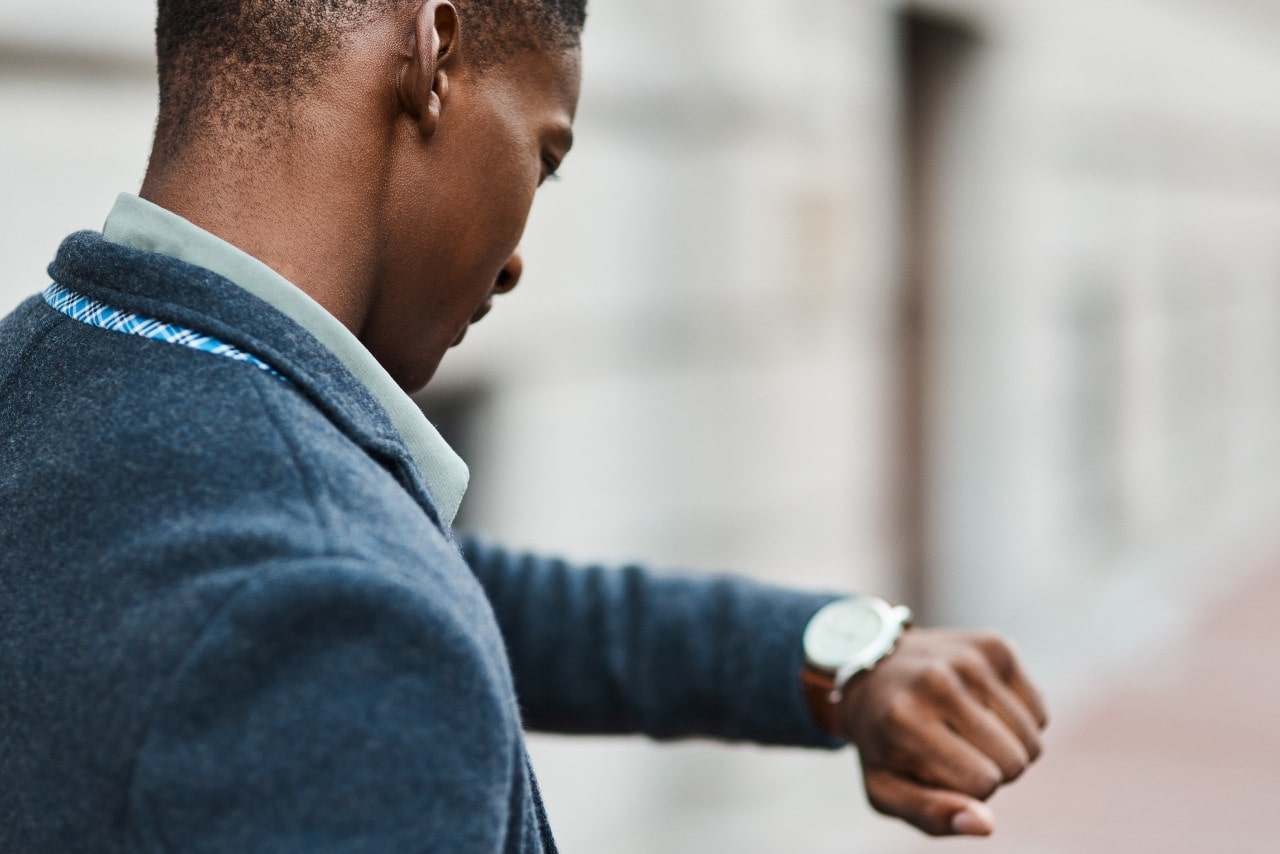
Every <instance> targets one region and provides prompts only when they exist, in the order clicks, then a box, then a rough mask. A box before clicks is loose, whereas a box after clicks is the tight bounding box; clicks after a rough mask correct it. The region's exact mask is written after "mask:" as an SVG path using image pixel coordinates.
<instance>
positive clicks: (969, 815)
mask: <svg viewBox="0 0 1280 854" xmlns="http://www.w3.org/2000/svg"><path fill="white" fill-rule="evenodd" d="M1046 722H1047V718H1046V715H1045V709H1044V703H1043V701H1042V700H1041V698H1040V693H1039V692H1038V691H1037V690H1036V688H1035V687H1034V686H1033V685H1032V684H1031V682H1030V681H1029V680H1028V679H1027V677H1026V676H1025V674H1024V673H1023V671H1022V667H1021V665H1020V664H1019V663H1018V659H1017V655H1016V654H1015V653H1014V651H1013V649H1012V648H1011V647H1010V645H1009V643H1008V642H1007V641H1005V640H1004V639H1003V638H1001V637H999V636H998V635H993V634H989V633H978V632H961V631H947V630H936V629H911V630H909V631H907V632H906V633H905V634H903V636H902V637H901V639H899V641H898V646H897V648H896V649H895V651H894V652H893V653H892V654H891V655H889V656H888V657H887V658H885V659H884V660H883V661H881V662H880V663H879V664H878V665H877V666H876V667H875V669H873V670H872V671H871V672H870V673H866V674H864V675H862V676H859V677H857V678H855V679H854V680H853V682H851V683H850V685H849V686H848V689H847V690H846V691H845V695H844V699H843V700H842V701H841V703H840V705H839V706H836V707H834V708H832V709H831V714H830V716H829V717H828V718H827V719H826V720H825V721H823V722H822V723H823V724H824V726H825V728H827V729H828V730H829V731H830V732H831V733H832V734H833V735H835V736H837V737H839V738H843V739H845V740H847V741H849V742H851V743H852V744H853V745H854V746H856V747H857V748H858V751H859V754H860V756H861V760H862V769H863V774H864V779H865V783H866V789H867V797H868V799H869V800H870V801H871V805H872V806H873V807H875V809H876V810H878V811H879V812H882V813H884V814H885V815H890V816H895V817H897V818H901V819H903V820H905V821H907V822H909V823H911V824H913V825H915V826H916V827H918V828H920V829H921V830H923V831H924V832H925V833H929V834H932V835H935V836H943V835H950V834H965V835H976V836H985V835H986V834H989V833H990V832H991V831H992V830H993V829H994V824H993V820H992V815H991V811H990V809H988V807H987V806H986V805H985V804H984V803H982V802H983V801H985V800H986V799H987V798H989V797H990V796H991V795H992V794H993V793H994V792H995V791H996V790H997V789H998V788H999V787H1000V786H1002V785H1003V784H1005V783H1008V782H1010V781H1012V780H1014V779H1016V778H1017V777H1018V776H1019V775H1020V774H1021V773H1022V772H1023V771H1024V770H1025V769H1026V767H1027V766H1028V765H1029V764H1030V763H1031V762H1033V761H1035V759H1036V757H1037V756H1039V755H1040V732H1041V730H1043V729H1044V727H1045V724H1046Z"/></svg>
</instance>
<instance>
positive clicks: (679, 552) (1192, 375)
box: [0, 0, 1280, 854]
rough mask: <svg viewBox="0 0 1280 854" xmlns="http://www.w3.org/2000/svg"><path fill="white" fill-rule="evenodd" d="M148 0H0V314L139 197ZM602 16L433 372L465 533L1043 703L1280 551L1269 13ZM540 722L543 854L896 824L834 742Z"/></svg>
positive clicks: (1278, 293) (1178, 1) (1021, 1)
mask: <svg viewBox="0 0 1280 854" xmlns="http://www.w3.org/2000/svg"><path fill="white" fill-rule="evenodd" d="M152 14H153V13H152V8H151V4H150V3H149V2H148V0H113V2H112V3H110V4H103V3H90V2H87V0H10V2H8V3H6V4H4V5H3V6H0V116H3V119H0V121H2V122H3V125H2V126H3V133H2V134H0V182H2V184H0V187H2V188H3V194H4V199H5V203H4V206H3V209H2V210H0V308H3V309H4V310H7V309H8V308H9V307H11V306H12V305H15V304H16V303H17V302H18V301H19V300H20V299H21V298H23V297H24V296H26V295H27V294H30V293H33V292H35V291H37V290H39V289H40V288H41V287H42V286H43V284H44V278H43V273H42V270H43V267H44V265H45V264H46V263H47V261H48V259H49V258H50V257H51V256H52V253H53V250H54V249H55V248H56V245H57V242H58V240H59V239H60V238H61V237H62V236H63V235H65V234H66V233H68V232H70V231H72V230H76V229H79V228H97V227H100V225H101V222H102V219H103V217H104V216H105V214H106V212H107V210H108V209H109V208H110V205H111V203H112V200H113V198H114V195H115V193H116V192H119V191H121V190H129V191H134V190H136V189H137V186H138V184H139V183H140V180H141V176H142V172H143V169H144V167H145V157H146V150H147V140H148V136H149V133H150V130H151V126H152V123H153V121H154V82H153V79H152V60H151V45H150V33H151V17H152ZM586 42H587V44H586V51H585V62H586V82H585V89H584V94H583V100H582V105H581V109H580V112H579V122H578V129H577V137H578V144H577V150H575V151H574V153H573V154H572V156H571V157H570V158H569V160H568V162H567V163H566V165H565V167H564V169H563V175H564V181H563V182H561V183H559V184H556V185H551V186H548V187H547V188H545V189H544V190H543V191H542V193H541V194H540V198H539V200H538V202H537V204H536V205H535V208H534V213H533V217H532V220H531V222H530V226H529V230H528V233H527V236H526V241H525V254H526V269H527V272H526V276H525V279H524V281H523V283H522V285H521V286H520V288H519V289H518V290H517V291H516V292H515V293H514V294H512V295H510V296H507V297H505V298H503V299H502V300H500V301H499V303H498V306H497V310H496V311H495V312H494V313H493V314H492V315H491V316H490V318H489V319H486V320H485V322H484V323H483V324H481V325H480V326H478V327H476V328H475V329H474V330H473V331H472V333H471V334H470V335H469V336H468V339H467V342H466V344H465V345H464V346H463V347H462V348H460V349H459V350H458V351H457V352H456V353H454V354H452V355H451V356H450V358H449V359H448V360H447V361H446V364H445V366H444V368H443V369H442V371H441V374H440V376H439V377H438V379H437V380H436V381H435V382H434V383H433V385H432V388H431V389H430V390H429V391H428V392H427V393H426V394H425V396H424V397H423V404H424V407H425V408H426V409H427V411H428V414H430V415H432V416H433V417H434V418H436V419H437V420H438V421H439V422H440V423H441V425H442V427H443V428H444V429H446V430H447V431H448V432H449V433H450V434H451V435H453V436H454V437H455V438H456V440H457V442H458V444H459V446H460V448H461V450H463V452H464V455H465V456H467V457H468V459H469V461H470V462H471V463H472V466H473V484H474V486H473V490H472V492H471V494H470V495H469V497H468V499H467V504H466V505H465V507H464V512H465V521H466V524H467V525H468V526H470V527H472V528H474V529H476V530H480V531H483V532H486V533H488V534H492V535H494V536H497V537H501V538H504V539H505V540H507V541H509V542H511V543H512V544H514V545H523V546H529V547H532V548H538V549H543V550H553V551H557V552H561V553H566V554H569V555H570V556H573V557H577V558H583V559H603V560H608V561H620V560H627V559H635V558H641V559H644V560H646V561H648V562H651V563H657V564H659V565H669V566H678V567H699V568H706V569H717V568H733V569H735V570H739V571H745V572H750V573H752V574H754V575H757V576H759V577H762V578H767V579H772V580H776V581H780V582H784V583H791V584H802V585H805V586H814V587H828V588H839V589H847V588H855V589H860V590H868V591H875V592H880V593H883V594H886V595H889V596H891V597H894V598H899V599H906V600H907V601H909V602H911V603H912V604H914V605H915V606H916V607H917V608H919V609H920V610H921V611H922V612H923V613H924V614H925V615H926V616H927V619H928V620H929V621H930V622H936V623H943V622H945V623H960V624H980V625H991V626H996V627H998V628H1001V629H1004V630H1006V631H1009V632H1011V633H1012V634H1014V636H1015V637H1017V638H1019V640H1020V641H1021V642H1022V644H1023V646H1024V648H1025V650H1026V654H1027V657H1028V658H1029V660H1030V662H1031V665H1032V667H1033V669H1034V670H1036V671H1037V672H1040V673H1042V674H1044V675H1045V677H1046V679H1047V681H1048V682H1049V684H1050V687H1051V688H1055V689H1057V691H1058V692H1059V694H1060V696H1063V697H1067V698H1075V697H1086V696H1087V693H1088V688H1089V685H1090V683H1091V680H1092V679H1093V678H1094V676H1095V675H1096V674H1097V673H1098V672H1100V671H1101V670H1105V669H1106V668H1108V667H1109V666H1111V665H1112V664H1113V663H1114V662H1115V661H1116V660H1117V659H1119V658H1123V657H1124V656H1125V655H1127V654H1130V653H1131V652H1132V651H1133V650H1134V649H1138V648H1140V647H1142V645H1144V644H1147V643H1151V642H1154V641H1155V640H1158V639H1159V638H1160V637H1162V636H1167V635H1168V634H1170V633H1173V632H1177V631H1178V630H1179V627H1180V626H1181V625H1183V621H1184V619H1185V618H1186V616H1187V615H1188V614H1191V613H1193V612H1194V611H1195V610H1196V609H1197V608H1198V607H1199V606H1200V604H1201V603H1203V602H1205V601H1207V600H1209V599H1212V597H1214V596H1217V595H1220V594H1222V593H1224V592H1226V591H1228V590H1229V589H1230V588H1231V587H1232V586H1233V585H1234V584H1235V583H1236V581H1237V580H1238V579H1240V578H1242V577H1243V576H1244V575H1245V574H1247V573H1248V571H1249V569H1250V567H1251V565H1252V563H1253V561H1254V559H1255V555H1256V554H1258V553H1259V551H1260V550H1265V549H1266V548H1267V547H1268V545H1275V543H1274V542H1272V543H1269V542H1268V538H1269V537H1271V538H1273V539H1274V538H1275V535H1274V534H1273V532H1274V531H1275V530H1276V529H1277V525H1276V522H1277V520H1278V519H1280V486H1278V484H1280V240H1278V239H1277V238H1278V237H1280V156H1277V152H1280V101H1277V100H1276V99H1275V98H1274V97H1273V94H1272V93H1274V92H1276V91H1280V50H1277V48H1280V2H1275V0H1232V1H1231V2H1222V0H1216V2H1210V0H932V2H920V3H907V2H890V0H866V2H849V0H809V2H806V3H803V4H790V5H783V6H779V5H778V4H776V3H765V2H762V0H699V2H697V3H684V2H674V0H646V2H644V3H641V2H638V0H612V2H605V0H597V2H596V3H595V6H594V7H593V8H592V10H591V20H590V23H589V25H588V33H587V38H586ZM535 749H536V750H537V752H538V762H539V767H540V769H541V773H542V775H543V777H544V788H545V789H546V790H547V794H548V799H549V802H550V809H551V811H552V818H553V821H554V822H555V824H556V826H557V827H558V828H559V829H560V832H561V834H562V836H563V843H564V848H565V850H568V851H609V852H618V854H629V852H645V851H656V850H662V851H696V850H707V849H711V850H718V849H720V848H729V847H733V848H734V849H736V850H739V851H745V852H756V851H759V852H764V851H776V850H793V848H796V847H799V843H798V840H803V844H804V846H805V848H806V849H807V850H810V851H828V850H830V851H843V850H846V849H847V846H848V844H849V840H850V838H851V837H852V838H859V839H862V840H865V841H867V843H868V846H869V850H894V849H893V847H894V845H897V844H899V843H904V844H905V840H906V839H907V837H906V836H903V835H902V834H904V833H906V832H905V831H901V830H899V829H897V828H895V827H892V826H890V825H887V824H886V823H884V822H881V821H880V820H878V819H875V818H872V817H870V816H868V815H867V811H866V810H865V809H864V808H862V807H861V806H860V801H861V796H860V794H859V793H858V791H859V790H858V788H857V783H856V779H855V770H854V768H853V763H852V762H850V761H848V760H847V759H838V758H832V757H828V756H803V755H792V754H789V753H785V752H778V753H771V754H770V755H768V756H761V755H759V753H760V751H756V750H753V749H732V750H730V749H724V748H719V747H707V746H686V747H678V748H663V749H654V748H653V747H652V746H651V745H648V744H645V743H639V742H633V741H627V740H623V741H612V742H605V743H601V742H598V741H591V742H582V743H578V742H572V741H566V740H541V741H538V742H537V744H536V745H535ZM1033 784H1034V781H1033V780H1029V781H1028V783H1027V784H1026V785H1033ZM815 818H821V820H822V824H821V829H820V830H818V831H815V830H814V819H815ZM876 846H879V847H876Z"/></svg>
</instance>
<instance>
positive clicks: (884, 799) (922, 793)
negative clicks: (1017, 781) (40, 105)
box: [863, 768, 995, 836]
mask: <svg viewBox="0 0 1280 854" xmlns="http://www.w3.org/2000/svg"><path fill="white" fill-rule="evenodd" d="M863 783H864V785H865V786H866V789H867V799H868V800H869V801H870V802H871V806H872V807H874V808H875V809H876V811H877V812H880V813H883V814H885V815H888V816H893V817H894V818H900V819H902V820H903V821H905V822H907V823H908V824H911V825H914V826H915V827H917V828H919V829H920V830H923V831H924V832H925V833H928V834H929V835H931V836H989V835H990V834H991V832H992V831H993V830H995V816H994V815H992V813H991V808H990V807H988V806H987V805H986V804H984V803H982V801H977V800H974V799H973V798H971V797H969V796H968V795H962V794H960V793H959V792H952V791H948V790H946V789H935V788H931V787H929V786H923V785H921V784H919V783H917V782H915V781H914V780H908V779H906V778H905V777H899V776H898V775H897V774H894V773H893V772H891V771H886V770H884V769H881V768H867V769H864V772H863Z"/></svg>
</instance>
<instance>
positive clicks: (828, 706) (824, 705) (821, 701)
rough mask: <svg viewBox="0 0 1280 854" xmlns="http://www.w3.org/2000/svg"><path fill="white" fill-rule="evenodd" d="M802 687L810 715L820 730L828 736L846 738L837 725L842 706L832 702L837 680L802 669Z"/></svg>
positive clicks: (827, 675) (826, 674) (828, 675)
mask: <svg viewBox="0 0 1280 854" xmlns="http://www.w3.org/2000/svg"><path fill="white" fill-rule="evenodd" d="M800 685H801V689H802V690H803V691H804V701H805V703H806V704H807V705H808V706H809V714H811V715H812V716H813V721H814V723H816V724H817V725H818V728H819V729H821V730H822V731H823V732H825V733H826V734H827V735H830V736H833V737H835V738H844V736H843V735H842V734H841V728H840V727H839V726H838V725H837V721H838V720H839V716H838V712H839V710H840V704H839V703H833V702H831V692H832V691H833V690H834V689H835V679H834V678H832V676H831V674H829V673H821V672H819V671H817V670H814V669H813V668H811V667H802V668H801V669H800Z"/></svg>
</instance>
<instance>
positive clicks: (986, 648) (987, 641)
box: [975, 632, 1017, 673]
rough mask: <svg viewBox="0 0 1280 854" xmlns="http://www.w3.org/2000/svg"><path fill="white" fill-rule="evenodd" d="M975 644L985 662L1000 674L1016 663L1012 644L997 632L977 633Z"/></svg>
mask: <svg viewBox="0 0 1280 854" xmlns="http://www.w3.org/2000/svg"><path fill="white" fill-rule="evenodd" d="M975 643H976V645H977V647H978V648H979V649H980V650H982V654H983V655H984V656H985V657H986V659H987V661H989V662H991V664H992V665H994V666H995V668H996V669H997V670H999V671H1000V672H1002V673H1003V672H1006V671H1007V670H1008V669H1009V668H1010V667H1012V666H1013V664H1014V662H1016V661H1017V654H1016V653H1015V652H1014V649H1013V642H1012V641H1010V640H1009V639H1008V638H1007V637H1005V636H1004V635H1002V634H1000V633H998V632H979V633H978V635H977V637H976V639H975Z"/></svg>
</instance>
